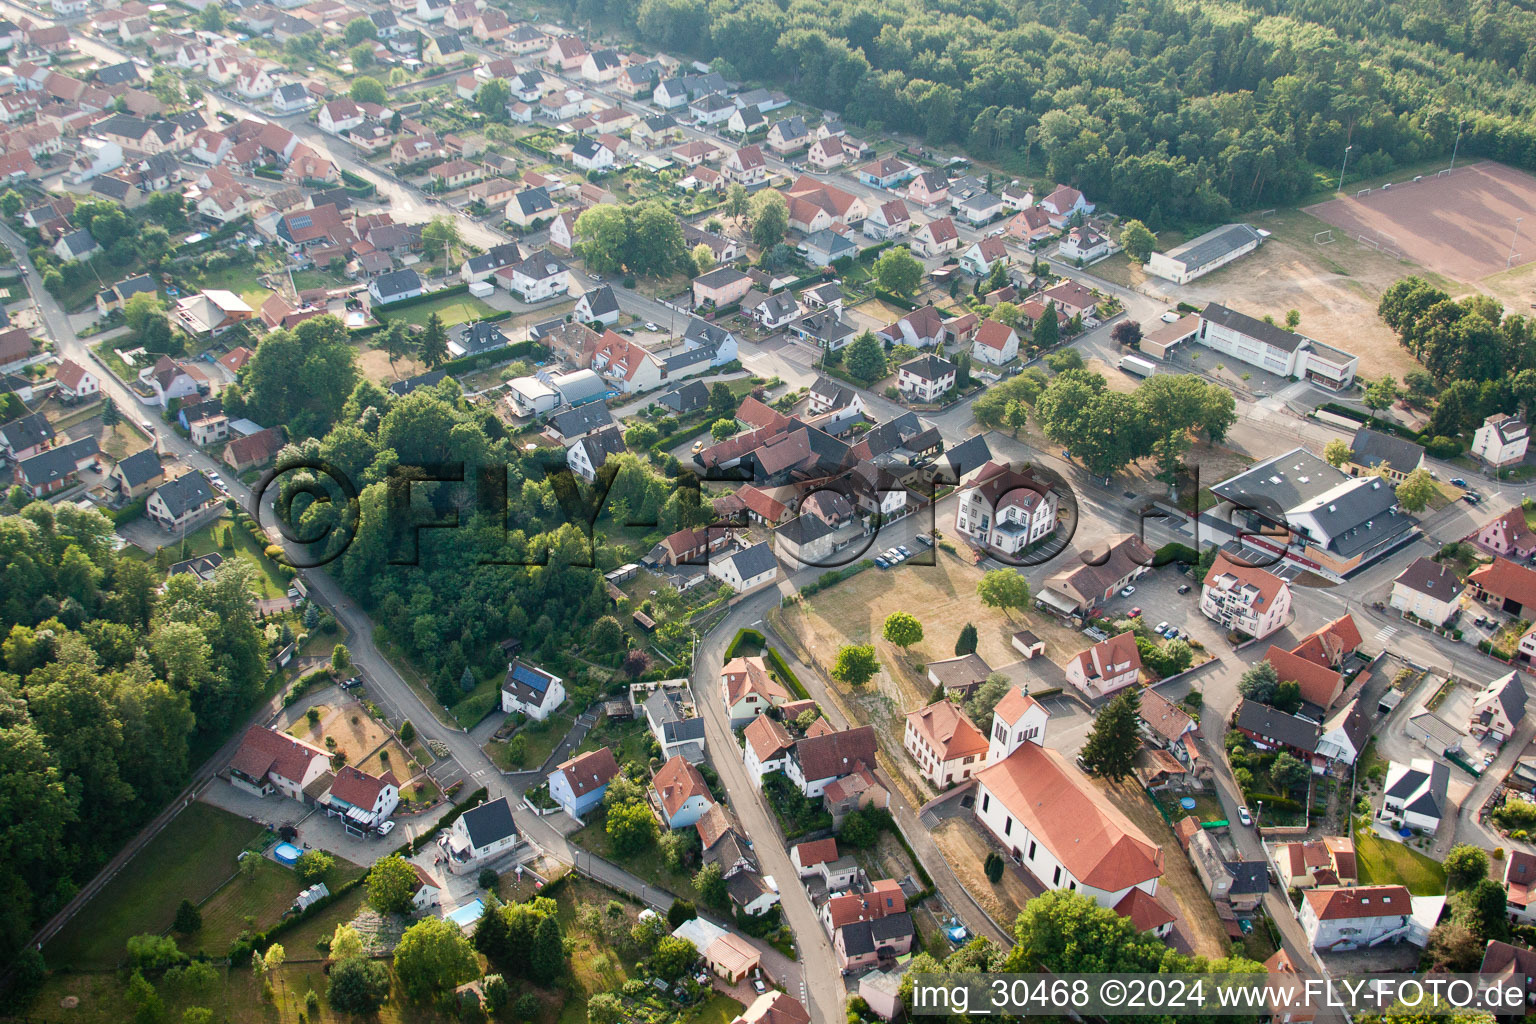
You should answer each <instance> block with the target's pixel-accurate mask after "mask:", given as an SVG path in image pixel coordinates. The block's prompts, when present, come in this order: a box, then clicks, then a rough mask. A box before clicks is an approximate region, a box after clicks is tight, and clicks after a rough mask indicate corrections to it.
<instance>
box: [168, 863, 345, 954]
mask: <svg viewBox="0 0 1536 1024" xmlns="http://www.w3.org/2000/svg"><path fill="white" fill-rule="evenodd" d="M362 873H363V869H362V868H360V867H358V866H357V865H356V864H351V863H348V862H347V861H344V860H337V861H336V865H335V866H334V867H333V868H331V870H330V871H329V872H328V873H327V875H326V877H325V884H326V887H327V888H329V889H330V890H331V891H332V892H335V891H336V890H337V889H339V888H340V887H341V886H342V885H344V884H346V883H347V882H350V881H351V880H352V879H354V878H356V877H358V876H359V875H361V874H362ZM303 888H304V883H303V882H301V881H299V876H298V874H297V873H296V872H295V871H294V870H293V869H292V868H286V867H283V866H282V865H281V864H279V863H277V862H276V861H274V860H269V859H267V858H265V857H263V858H261V862H260V867H259V868H258V869H257V871H256V873H255V874H253V875H251V876H250V877H246V876H245V875H244V874H240V875H238V876H237V877H236V878H234V879H233V880H232V881H231V882H229V884H227V885H225V886H224V887H223V888H221V889H220V890H219V891H218V892H216V893H214V894H213V896H212V897H211V898H210V899H209V900H208V902H207V903H204V904H203V905H202V907H201V910H202V914H203V926H202V928H200V929H198V931H197V932H196V933H194V934H192V935H187V936H177V939H178V941H179V942H180V943H181V948H182V949H183V950H185V951H186V952H188V953H196V952H197V951H199V950H202V951H204V952H206V953H207V954H208V955H210V956H222V955H223V954H224V953H225V952H226V951H227V950H228V949H229V946H230V943H232V942H234V941H235V938H236V937H237V936H238V935H239V934H240V933H241V932H243V931H245V930H246V929H247V928H250V929H251V930H252V931H265V930H266V929H268V928H270V927H272V926H273V925H275V924H277V922H278V921H280V920H281V919H282V917H283V913H284V912H285V911H286V910H287V909H288V908H289V907H291V906H293V900H294V897H295V896H297V895H298V894H299V892H300V891H301V890H302V889H303ZM253 923H254V927H252V924H253ZM338 923H339V922H338ZM334 928H335V924H333V925H332V929H333V930H334ZM317 937H318V936H317ZM284 941H285V942H286V941H288V940H287V939H286V938H285V940H284ZM296 948H297V947H296ZM306 948H307V949H313V948H314V940H313V939H311V940H310V942H309V944H308V946H307V947H306Z"/></svg>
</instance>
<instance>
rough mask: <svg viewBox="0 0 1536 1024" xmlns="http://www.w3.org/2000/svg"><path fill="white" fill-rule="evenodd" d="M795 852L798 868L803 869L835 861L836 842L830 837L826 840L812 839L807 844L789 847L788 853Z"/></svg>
mask: <svg viewBox="0 0 1536 1024" xmlns="http://www.w3.org/2000/svg"><path fill="white" fill-rule="evenodd" d="M797 850H798V851H799V861H800V866H801V867H803V868H808V867H812V866H814V865H816V864H825V863H828V862H830V861H834V860H837V840H836V839H834V838H832V837H830V836H829V837H828V838H826V839H812V840H811V841H810V842H807V843H797V844H796V845H794V846H792V847H790V850H789V852H790V853H791V854H794V853H795V852H796V851H797Z"/></svg>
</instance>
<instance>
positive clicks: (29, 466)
mask: <svg viewBox="0 0 1536 1024" xmlns="http://www.w3.org/2000/svg"><path fill="white" fill-rule="evenodd" d="M100 451H101V448H100V447H99V446H98V445H97V444H96V438H95V437H94V436H92V437H82V438H80V439H79V440H78V441H71V442H69V443H68V444H61V445H59V446H58V447H57V448H50V449H48V450H47V451H45V452H41V453H39V454H37V455H34V456H32V457H31V458H30V459H27V460H26V461H25V462H23V463H21V465H20V466H19V467H18V469H19V470H20V471H21V473H22V475H23V476H25V477H26V478H27V482H28V483H29V484H32V485H33V486H34V487H39V486H42V485H43V484H51V483H53V482H55V481H57V480H62V479H64V478H65V477H67V476H69V475H70V474H71V473H73V472H75V463H77V462H78V461H80V460H81V459H83V458H86V457H87V456H90V455H96V454H99V453H100Z"/></svg>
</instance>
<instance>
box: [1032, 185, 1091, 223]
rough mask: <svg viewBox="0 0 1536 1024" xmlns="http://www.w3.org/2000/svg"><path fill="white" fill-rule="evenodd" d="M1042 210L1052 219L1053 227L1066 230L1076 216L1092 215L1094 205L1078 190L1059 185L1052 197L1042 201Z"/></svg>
mask: <svg viewBox="0 0 1536 1024" xmlns="http://www.w3.org/2000/svg"><path fill="white" fill-rule="evenodd" d="M1040 208H1041V209H1042V210H1044V211H1045V213H1046V216H1048V217H1050V218H1051V224H1052V225H1053V226H1055V227H1058V228H1064V227H1066V226H1067V222H1068V221H1069V220H1071V219H1072V218H1073V216H1075V215H1076V214H1079V213H1081V214H1084V215H1087V214H1090V213H1092V212H1093V210H1094V204H1093V203H1090V202H1089V201H1088V200H1087V199H1085V198H1084V197H1083V194H1082V193H1081V192H1079V191H1078V190H1077V189H1075V188H1068V187H1067V186H1066V185H1057V186H1056V188H1055V189H1054V190H1053V191H1052V192H1051V194H1050V195H1048V196H1046V197H1045V198H1044V199H1042V200H1040Z"/></svg>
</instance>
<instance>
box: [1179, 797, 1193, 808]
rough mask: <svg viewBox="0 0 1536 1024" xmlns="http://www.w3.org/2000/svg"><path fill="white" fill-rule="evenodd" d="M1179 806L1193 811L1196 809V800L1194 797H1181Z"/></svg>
mask: <svg viewBox="0 0 1536 1024" xmlns="http://www.w3.org/2000/svg"><path fill="white" fill-rule="evenodd" d="M1179 806H1180V807H1182V808H1184V809H1185V810H1186V811H1192V810H1194V809H1195V798H1194V797H1192V796H1181V797H1179Z"/></svg>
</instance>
